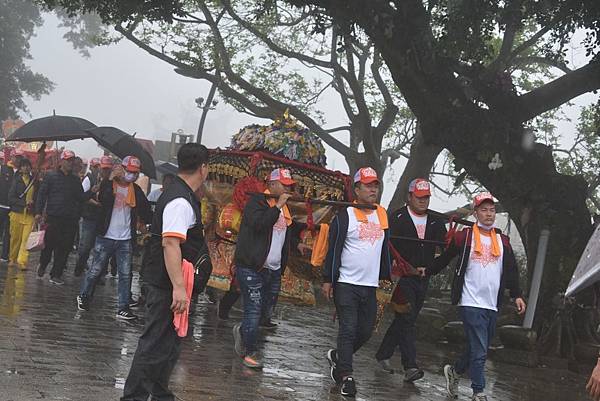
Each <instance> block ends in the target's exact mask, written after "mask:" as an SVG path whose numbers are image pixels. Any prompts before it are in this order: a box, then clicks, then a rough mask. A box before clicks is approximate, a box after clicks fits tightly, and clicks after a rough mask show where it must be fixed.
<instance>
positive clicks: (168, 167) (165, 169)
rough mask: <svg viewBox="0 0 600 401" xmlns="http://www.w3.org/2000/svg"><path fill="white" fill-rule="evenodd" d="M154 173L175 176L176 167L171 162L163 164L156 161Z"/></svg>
mask: <svg viewBox="0 0 600 401" xmlns="http://www.w3.org/2000/svg"><path fill="white" fill-rule="evenodd" d="M156 171H158V172H159V173H161V174H163V175H164V174H173V175H177V165H176V164H174V163H171V162H163V161H158V166H156Z"/></svg>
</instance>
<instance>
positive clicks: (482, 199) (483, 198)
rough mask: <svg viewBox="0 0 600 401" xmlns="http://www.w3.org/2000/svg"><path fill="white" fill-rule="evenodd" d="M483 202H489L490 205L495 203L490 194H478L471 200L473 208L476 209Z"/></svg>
mask: <svg viewBox="0 0 600 401" xmlns="http://www.w3.org/2000/svg"><path fill="white" fill-rule="evenodd" d="M485 201H490V202H492V203H495V202H496V201H495V200H494V197H493V196H492V194H491V193H489V192H482V193H480V194H477V195H475V197H474V198H473V207H477V206H479V205H481V204H482V203H483V202H485Z"/></svg>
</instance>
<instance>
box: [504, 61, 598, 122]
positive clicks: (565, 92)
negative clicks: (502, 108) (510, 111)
mask: <svg viewBox="0 0 600 401" xmlns="http://www.w3.org/2000/svg"><path fill="white" fill-rule="evenodd" d="M597 89H600V61H592V62H590V63H589V64H587V65H585V66H583V67H581V68H579V69H577V70H573V71H571V72H570V73H568V74H565V75H563V76H562V77H560V78H557V79H555V80H554V81H551V82H548V83H547V84H545V85H543V86H541V87H539V88H536V89H534V90H532V91H530V92H528V93H525V94H524V95H521V96H519V97H518V98H517V105H516V107H515V110H516V111H517V113H518V118H519V120H520V121H527V120H530V119H532V118H533V117H536V116H538V115H540V114H542V113H543V112H545V111H548V110H552V109H554V108H556V107H558V106H560V105H561V104H563V103H565V102H567V101H569V100H571V99H573V98H575V97H577V96H579V95H582V94H584V93H587V92H590V91H593V90H597Z"/></svg>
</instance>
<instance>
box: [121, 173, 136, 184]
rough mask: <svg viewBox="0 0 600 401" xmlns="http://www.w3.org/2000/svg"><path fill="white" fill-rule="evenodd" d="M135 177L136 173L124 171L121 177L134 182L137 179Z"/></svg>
mask: <svg viewBox="0 0 600 401" xmlns="http://www.w3.org/2000/svg"><path fill="white" fill-rule="evenodd" d="M137 177H138V175H137V173H125V176H124V177H123V179H124V180H125V182H134V181H135V180H137Z"/></svg>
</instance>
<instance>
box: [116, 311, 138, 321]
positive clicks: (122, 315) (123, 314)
mask: <svg viewBox="0 0 600 401" xmlns="http://www.w3.org/2000/svg"><path fill="white" fill-rule="evenodd" d="M117 319H123V320H135V319H137V316H136V315H134V314H133V313H131V311H129V310H120V311H118V312H117Z"/></svg>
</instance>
